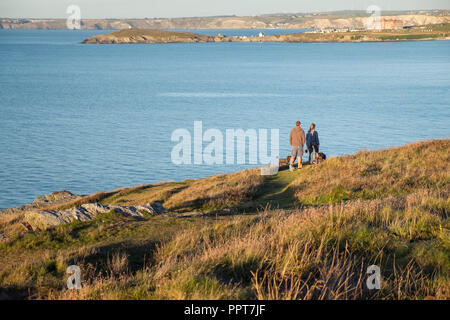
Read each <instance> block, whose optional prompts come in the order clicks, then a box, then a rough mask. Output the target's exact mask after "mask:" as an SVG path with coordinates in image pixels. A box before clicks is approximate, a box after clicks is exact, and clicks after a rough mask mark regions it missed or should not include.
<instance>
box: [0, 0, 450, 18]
mask: <svg viewBox="0 0 450 320" xmlns="http://www.w3.org/2000/svg"><path fill="white" fill-rule="evenodd" d="M71 4H74V5H78V6H79V7H80V9H81V18H82V19H102V18H175V17H200V16H219V15H239V16H252V15H259V14H267V13H299V12H318V11H322V12H323V11H335V10H365V9H366V8H367V7H368V6H369V5H372V4H373V5H377V6H379V7H380V8H381V10H382V11H383V10H386V11H387V10H430V9H450V0H309V1H306V0H0V17H3V18H5V17H8V18H67V16H68V14H66V9H67V7H68V6H69V5H71Z"/></svg>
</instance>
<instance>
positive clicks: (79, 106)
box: [0, 29, 450, 208]
mask: <svg viewBox="0 0 450 320" xmlns="http://www.w3.org/2000/svg"><path fill="white" fill-rule="evenodd" d="M189 31H193V32H197V33H202V34H209V35H216V34H218V33H221V34H223V35H226V36H236V35H237V36H258V35H259V33H260V32H263V33H264V34H265V35H270V34H282V33H292V32H304V31H305V30H280V29H277V30H256V29H253V30H189ZM107 32H110V31H108V30H0V208H9V207H15V206H18V205H22V204H25V203H29V202H31V201H32V200H33V199H34V198H35V197H37V196H39V195H43V194H47V193H51V192H54V191H58V190H69V191H71V192H73V193H75V194H89V193H93V192H96V191H102V190H111V189H115V188H117V187H126V186H134V185H139V184H152V183H157V182H160V181H181V180H184V179H193V178H201V177H206V176H211V175H216V174H220V173H228V172H233V171H237V170H241V169H245V168H251V167H258V166H261V165H262V164H261V163H259V162H258V163H254V162H253V163H250V162H251V161H250V156H248V157H246V158H245V159H244V160H245V161H244V163H241V162H239V161H237V156H236V161H231V162H226V161H225V160H224V161H223V163H220V162H219V161H217V162H215V163H212V164H211V163H209V164H208V163H206V162H205V161H203V162H202V161H200V162H199V161H197V162H196V161H194V153H195V152H198V151H199V148H198V147H195V148H194V144H195V142H198V141H199V140H200V142H201V141H202V139H205V137H203V136H202V135H203V134H204V133H205V132H207V131H208V130H209V129H213V130H212V131H208V132H209V133H211V132H213V133H216V134H221V135H223V139H222V140H223V144H224V145H225V140H226V132H227V129H232V130H238V129H242V130H243V131H244V132H257V133H258V136H257V138H258V139H261V135H260V134H259V133H260V132H265V131H264V130H262V131H261V129H266V130H267V135H268V136H269V135H270V133H271V132H272V131H271V130H274V132H275V131H276V132H278V139H276V138H275V137H276V135H275V136H270V137H269V139H268V142H267V143H268V144H269V145H268V146H267V148H268V151H270V150H272V147H273V146H274V145H275V143H276V144H277V145H278V154H279V157H281V158H284V157H286V156H287V155H289V154H290V152H291V149H290V146H289V132H290V130H291V129H292V128H293V127H294V126H295V122H296V121H297V120H299V121H301V122H302V127H303V128H304V129H305V131H306V130H307V128H308V127H309V126H310V124H311V123H315V124H316V130H317V132H318V133H319V138H320V149H321V150H320V151H322V152H324V153H325V154H326V155H327V156H328V157H332V156H341V155H346V154H353V153H356V152H359V151H362V150H378V149H383V148H388V147H392V146H401V145H404V144H407V143H411V142H414V141H418V140H428V139H439V138H449V135H450V41H409V42H384V43H245V42H234V43H186V44H181V43H178V44H132V45H96V44H81V41H82V40H84V39H85V38H87V37H89V36H92V35H94V34H98V33H107ZM194 123H197V124H198V123H201V127H202V132H201V133H200V136H199V135H198V134H197V136H196V132H194V131H195V130H194ZM177 130H178V131H177ZM180 130H181V131H180ZM248 130H250V131H248ZM177 132H178V133H179V132H183V133H184V136H183V137H184V138H183V142H184V143H186V144H187V143H188V142H189V141H188V140H187V138H186V136H187V135H190V136H189V138H190V144H189V145H190V146H192V147H191V148H185V149H183V152H182V153H180V154H182V155H183V156H184V155H188V156H187V157H189V158H190V159H192V161H190V162H191V163H190V164H189V163H181V164H177V163H176V161H174V157H173V152H174V148H175V147H176V146H177V145H178V146H179V143H181V138H179V139H180V140H177V139H178V138H177V135H176V133H177ZM197 133H198V132H197ZM174 137H175V138H176V139H174ZM210 141H213V140H212V139H211V140H210ZM246 141H247V140H246ZM219 142H222V141H219ZM247 142H248V146H247V148H246V151H245V152H246V153H247V155H248V153H249V152H251V151H250V146H249V145H250V139H248V141H247ZM208 143H209V142H208V141H207V140H205V141H203V144H202V147H201V149H200V152H204V150H203V148H205V147H206V146H208ZM189 149H191V150H189ZM194 149H195V150H194ZM222 151H223V153H225V151H226V152H228V151H229V147H228V146H226V145H225V146H224V148H223V150H222ZM222 151H221V150H220V149H216V151H215V152H214V156H220V155H221V154H220V152H222ZM185 152H186V153H185ZM237 153H238V151H236V154H237ZM219 158H220V157H219ZM185 159H187V158H185ZM198 159H202V158H201V157H200V158H197V160H198ZM223 159H225V155H223ZM304 160H306V156H304Z"/></svg>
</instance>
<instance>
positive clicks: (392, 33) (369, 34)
mask: <svg viewBox="0 0 450 320" xmlns="http://www.w3.org/2000/svg"><path fill="white" fill-rule="evenodd" d="M411 40H450V23H445V24H437V25H426V26H419V27H406V28H399V29H385V30H364V29H361V30H360V29H329V28H327V29H320V30H312V31H307V32H305V33H292V34H278V35H268V36H265V35H264V33H262V32H261V33H259V35H257V36H231V37H227V36H226V35H223V34H220V33H219V34H217V35H216V36H208V35H203V34H198V33H192V32H180V31H167V30H153V29H124V30H120V31H115V32H112V33H108V34H100V35H94V36H92V37H89V38H87V39H85V40H84V41H83V42H82V43H95V44H131V43H192V42H379V41H411Z"/></svg>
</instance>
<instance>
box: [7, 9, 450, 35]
mask: <svg viewBox="0 0 450 320" xmlns="http://www.w3.org/2000/svg"><path fill="white" fill-rule="evenodd" d="M383 16H384V18H385V19H386V20H387V21H389V22H391V21H397V22H398V23H401V24H403V25H407V26H418V25H425V24H438V23H446V22H450V15H449V12H448V11H432V12H413V13H412V12H383ZM368 17H369V14H367V13H364V12H360V11H356V12H351V11H350V12H346V11H342V12H336V13H314V14H278V15H261V16H254V17H238V16H221V17H193V18H173V19H169V18H161V19H158V18H154V19H83V20H82V21H81V28H82V29H93V30H112V29H128V28H138V29H251V28H256V29H267V28H281V29H303V28H326V27H333V28H343V27H346V28H364V27H365V26H366V22H367V19H368ZM388 24H389V23H388ZM0 29H66V20H65V19H13V18H1V19H0Z"/></svg>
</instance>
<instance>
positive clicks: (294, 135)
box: [289, 121, 305, 172]
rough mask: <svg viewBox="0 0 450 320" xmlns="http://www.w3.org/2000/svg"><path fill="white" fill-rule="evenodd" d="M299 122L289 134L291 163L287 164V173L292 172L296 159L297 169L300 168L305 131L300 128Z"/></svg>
mask: <svg viewBox="0 0 450 320" xmlns="http://www.w3.org/2000/svg"><path fill="white" fill-rule="evenodd" d="M300 125H301V123H300V121H297V123H296V126H295V128H294V129H292V130H291V133H290V134H289V144H290V145H291V147H292V155H291V163H290V164H289V171H291V172H292V171H294V169H293V166H294V161H295V158H297V159H298V160H297V162H298V168H299V169H300V168H301V167H302V156H303V145H304V144H305V131H303V129H302V128H301V127H300Z"/></svg>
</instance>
